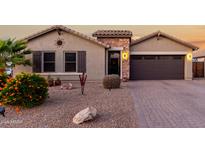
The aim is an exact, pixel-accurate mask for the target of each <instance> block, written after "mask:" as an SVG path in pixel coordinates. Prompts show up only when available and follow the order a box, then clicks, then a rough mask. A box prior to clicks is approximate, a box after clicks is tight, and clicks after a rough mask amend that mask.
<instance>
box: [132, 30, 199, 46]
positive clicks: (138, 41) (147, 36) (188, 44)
mask: <svg viewBox="0 0 205 154" xmlns="http://www.w3.org/2000/svg"><path fill="white" fill-rule="evenodd" d="M155 36H164V37H166V38H168V39H170V40H172V41H175V42H177V43H180V44H182V45H184V46H187V47H189V48H191V49H192V50H198V49H199V47H197V46H195V45H193V44H191V43H188V42H185V41H182V40H180V39H178V38H176V37H173V36H171V35H168V34H166V33H163V32H161V31H157V32H154V33H152V34H149V35H146V36H144V37H141V38H139V39H137V40H135V41H132V42H131V46H132V45H136V44H138V43H140V42H143V41H145V40H148V39H150V38H152V37H155Z"/></svg>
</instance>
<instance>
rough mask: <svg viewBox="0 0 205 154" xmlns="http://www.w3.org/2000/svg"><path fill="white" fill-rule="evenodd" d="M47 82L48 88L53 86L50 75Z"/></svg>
mask: <svg viewBox="0 0 205 154" xmlns="http://www.w3.org/2000/svg"><path fill="white" fill-rule="evenodd" d="M47 80H48V86H49V87H52V86H54V80H53V78H51V76H50V75H49V76H48V79H47Z"/></svg>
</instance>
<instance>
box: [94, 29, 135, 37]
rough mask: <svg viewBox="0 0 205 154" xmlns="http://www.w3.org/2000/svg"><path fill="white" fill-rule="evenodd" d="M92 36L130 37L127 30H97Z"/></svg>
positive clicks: (130, 33)
mask: <svg viewBox="0 0 205 154" xmlns="http://www.w3.org/2000/svg"><path fill="white" fill-rule="evenodd" d="M93 36H94V37H132V32H131V31H129V30H98V31H96V32H94V33H93Z"/></svg>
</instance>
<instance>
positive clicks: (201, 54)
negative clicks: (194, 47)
mask: <svg viewBox="0 0 205 154" xmlns="http://www.w3.org/2000/svg"><path fill="white" fill-rule="evenodd" d="M204 68H205V50H198V51H196V52H194V53H193V76H194V77H196V78H203V77H205V71H204Z"/></svg>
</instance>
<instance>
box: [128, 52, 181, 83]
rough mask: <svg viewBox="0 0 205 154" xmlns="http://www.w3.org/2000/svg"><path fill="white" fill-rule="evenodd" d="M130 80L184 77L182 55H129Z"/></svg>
mask: <svg viewBox="0 0 205 154" xmlns="http://www.w3.org/2000/svg"><path fill="white" fill-rule="evenodd" d="M130 79H131V80H175V79H184V56H179V55H176V56H167V55H166V56H156V55H154V56H153V55H150V56H136V55H132V56H131V62H130Z"/></svg>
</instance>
